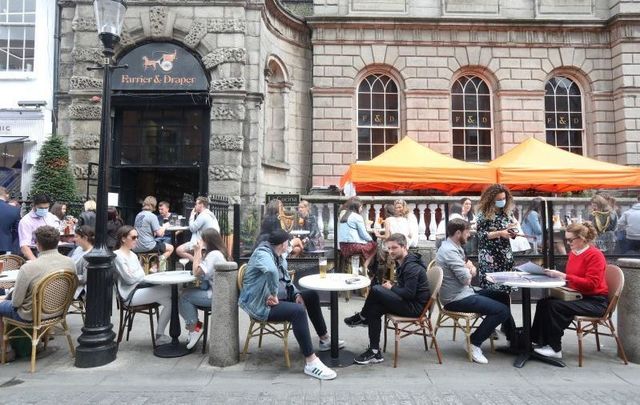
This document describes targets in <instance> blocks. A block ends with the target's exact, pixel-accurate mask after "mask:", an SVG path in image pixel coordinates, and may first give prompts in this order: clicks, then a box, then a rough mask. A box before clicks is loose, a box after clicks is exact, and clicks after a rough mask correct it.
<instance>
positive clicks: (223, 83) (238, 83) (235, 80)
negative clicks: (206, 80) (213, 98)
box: [209, 77, 244, 92]
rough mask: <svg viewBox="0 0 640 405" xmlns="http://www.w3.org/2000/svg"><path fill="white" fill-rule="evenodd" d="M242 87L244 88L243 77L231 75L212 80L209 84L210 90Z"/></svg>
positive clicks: (238, 88) (239, 88)
mask: <svg viewBox="0 0 640 405" xmlns="http://www.w3.org/2000/svg"><path fill="white" fill-rule="evenodd" d="M242 89H244V78H243V77H230V78H228V79H218V80H211V84H210V86H209V92H214V91H222V90H242Z"/></svg>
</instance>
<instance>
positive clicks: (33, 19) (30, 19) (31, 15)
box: [24, 13, 36, 23]
mask: <svg viewBox="0 0 640 405" xmlns="http://www.w3.org/2000/svg"><path fill="white" fill-rule="evenodd" d="M24 22H26V23H34V22H36V15H35V14H34V13H29V14H25V15H24Z"/></svg>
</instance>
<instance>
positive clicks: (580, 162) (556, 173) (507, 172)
mask: <svg viewBox="0 0 640 405" xmlns="http://www.w3.org/2000/svg"><path fill="white" fill-rule="evenodd" d="M489 166H490V167H492V168H494V169H495V170H496V172H497V175H498V182H500V183H502V184H505V185H507V186H509V188H510V189H511V190H537V191H543V192H551V193H560V192H567V191H580V190H586V189H597V188H627V187H637V186H640V169H638V168H636V167H630V166H622V165H616V164H613V163H607V162H601V161H599V160H595V159H590V158H587V157H584V156H580V155H576V154H575V153H571V152H567V151H565V150H562V149H560V148H557V147H555V146H552V145H549V144H547V143H545V142H542V141H539V140H537V139H535V138H529V139H527V140H526V141H524V142H522V143H521V144H520V145H518V146H516V147H515V148H513V149H511V150H510V151H509V152H507V153H505V154H504V155H502V156H500V157H499V158H497V159H495V160H493V161H492V162H491V163H489Z"/></svg>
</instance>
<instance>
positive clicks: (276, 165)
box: [262, 159, 291, 172]
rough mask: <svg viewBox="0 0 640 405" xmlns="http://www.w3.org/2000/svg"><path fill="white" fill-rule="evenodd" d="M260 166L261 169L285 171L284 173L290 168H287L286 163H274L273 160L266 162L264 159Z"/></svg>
mask: <svg viewBox="0 0 640 405" xmlns="http://www.w3.org/2000/svg"><path fill="white" fill-rule="evenodd" d="M262 166H263V167H268V168H270V169H276V170H282V171H286V172H288V171H289V170H291V166H289V164H288V163H285V162H278V161H275V160H267V159H265V160H264V161H263V162H262Z"/></svg>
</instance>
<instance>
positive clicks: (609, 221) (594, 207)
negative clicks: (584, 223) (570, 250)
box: [589, 194, 618, 252]
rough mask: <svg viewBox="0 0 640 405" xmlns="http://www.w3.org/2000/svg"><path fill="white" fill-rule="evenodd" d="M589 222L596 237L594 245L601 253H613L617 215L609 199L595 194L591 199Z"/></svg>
mask: <svg viewBox="0 0 640 405" xmlns="http://www.w3.org/2000/svg"><path fill="white" fill-rule="evenodd" d="M589 221H591V223H592V224H593V226H594V228H595V230H596V233H597V236H596V239H595V244H596V246H598V249H600V250H602V251H603V252H606V251H613V248H614V246H615V239H616V238H615V232H614V231H615V230H616V226H617V225H618V215H617V214H616V211H615V210H614V209H613V207H612V206H611V197H609V198H607V197H606V196H604V195H600V194H596V195H594V196H593V197H592V198H591V215H590V216H589Z"/></svg>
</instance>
